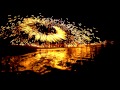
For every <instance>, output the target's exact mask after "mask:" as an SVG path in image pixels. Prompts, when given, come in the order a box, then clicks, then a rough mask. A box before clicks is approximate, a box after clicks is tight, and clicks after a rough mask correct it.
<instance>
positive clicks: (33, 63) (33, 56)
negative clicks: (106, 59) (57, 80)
mask: <svg viewBox="0 0 120 90" xmlns="http://www.w3.org/2000/svg"><path fill="white" fill-rule="evenodd" d="M100 48H101V44H96V45H81V46H80V47H79V48H49V49H38V50H37V51H36V52H33V53H27V54H24V55H19V56H6V57H2V60H1V63H2V72H6V71H8V72H15V71H25V70H32V71H34V72H37V73H40V74H45V73H47V72H50V69H48V67H52V68H57V69H61V70H71V69H72V68H71V66H72V64H75V63H77V62H78V61H79V63H80V65H84V63H83V62H82V61H83V60H85V61H93V59H94V56H95V55H96V54H98V52H99V50H100ZM6 67H7V69H6ZM8 67H9V68H8Z"/></svg>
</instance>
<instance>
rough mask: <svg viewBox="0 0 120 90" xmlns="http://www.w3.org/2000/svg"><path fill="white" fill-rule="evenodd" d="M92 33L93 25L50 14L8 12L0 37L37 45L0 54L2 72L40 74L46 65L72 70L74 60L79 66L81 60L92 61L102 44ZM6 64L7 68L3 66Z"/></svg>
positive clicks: (93, 32) (11, 41)
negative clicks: (27, 50)
mask: <svg viewBox="0 0 120 90" xmlns="http://www.w3.org/2000/svg"><path fill="white" fill-rule="evenodd" d="M95 32H98V31H97V30H96V29H95V28H93V29H89V28H87V27H81V24H78V26H77V25H76V24H75V22H73V23H70V22H69V21H68V20H66V21H63V20H62V19H53V17H51V18H45V17H43V16H42V15H39V16H36V17H35V16H33V15H32V16H31V17H28V16H26V17H21V16H20V15H18V16H14V18H12V16H11V15H9V18H8V23H7V24H6V25H5V26H1V28H0V38H2V39H7V38H11V37H15V38H13V39H12V40H10V44H11V45H23V46H25V45H30V46H35V47H40V48H39V49H38V48H37V51H36V52H32V53H30V52H29V53H27V54H23V55H17V56H14V55H13V56H6V57H2V58H1V63H2V65H3V67H2V69H1V70H2V72H6V71H7V70H8V69H9V72H16V71H25V70H32V71H34V72H37V73H40V74H45V73H47V72H50V71H51V70H50V69H48V67H51V68H57V69H60V70H72V65H73V64H76V63H77V62H78V63H79V64H80V65H83V62H84V61H93V58H94V56H95V55H96V54H98V52H99V50H100V48H101V45H102V44H101V41H100V38H98V37H95V35H94V34H95ZM92 40H96V41H94V42H92ZM104 43H105V42H104ZM104 43H103V44H104ZM27 47H28V46H27ZM42 47H43V48H42ZM45 47H49V48H45ZM53 47H56V48H53ZM18 53H19V52H18ZM6 66H9V68H7V69H6Z"/></svg>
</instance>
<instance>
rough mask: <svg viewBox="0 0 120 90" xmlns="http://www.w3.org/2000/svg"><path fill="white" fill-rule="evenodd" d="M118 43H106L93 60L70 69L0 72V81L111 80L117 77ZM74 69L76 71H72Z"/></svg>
mask: <svg viewBox="0 0 120 90" xmlns="http://www.w3.org/2000/svg"><path fill="white" fill-rule="evenodd" d="M119 50H120V48H119V45H118V44H114V45H107V47H106V48H103V49H101V51H100V54H99V55H97V56H96V57H95V59H94V62H84V65H83V66H81V65H77V64H75V65H73V66H72V70H71V71H61V70H58V69H54V68H51V67H48V69H51V70H52V71H51V72H50V73H47V74H45V75H38V74H36V73H35V72H32V71H24V72H12V73H10V72H0V81H1V80H7V81H13V80H15V81H16V80H35V81H36V80H38V81H39V80H40V81H79V82H82V81H86V80H87V81H91V80H92V81H98V82H99V81H102V82H106V81H107V82H111V81H112V80H117V79H118V66H119V65H118V61H119ZM74 70H76V71H74Z"/></svg>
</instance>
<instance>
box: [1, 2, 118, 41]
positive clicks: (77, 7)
mask: <svg viewBox="0 0 120 90" xmlns="http://www.w3.org/2000/svg"><path fill="white" fill-rule="evenodd" d="M7 3H10V4H9V5H6V4H5V3H4V5H3V6H0V7H1V8H0V11H1V14H0V20H1V21H2V22H4V21H5V19H6V18H7V15H8V14H12V15H19V14H20V15H23V16H26V15H31V14H34V15H36V14H37V15H38V13H42V15H44V16H46V17H51V16H54V17H55V18H69V20H70V21H75V22H79V23H82V24H83V25H85V26H88V27H96V28H98V29H99V32H100V36H102V37H103V38H104V39H118V36H119V31H118V29H116V26H117V25H116V21H117V20H118V16H119V15H118V12H117V10H118V8H117V5H116V7H115V6H114V7H113V4H109V3H102V2H101V3H100V2H98V3H96V4H94V3H89V2H81V3H80V2H79V3H78V2H68V3H67V4H66V3H65V2H62V1H61V2H59V1H58V2H54V3H53V2H47V1H42V2H35V1H34V2H7ZM46 3H48V5H47V4H46Z"/></svg>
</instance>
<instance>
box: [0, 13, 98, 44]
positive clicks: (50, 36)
mask: <svg viewBox="0 0 120 90" xmlns="http://www.w3.org/2000/svg"><path fill="white" fill-rule="evenodd" d="M9 16H11V15H9ZM93 29H94V28H93ZM93 29H89V28H81V25H80V24H79V26H78V27H77V26H75V23H74V22H73V23H70V22H69V21H67V22H66V23H65V21H62V20H59V19H53V18H44V17H43V16H42V15H39V16H37V17H35V16H33V15H32V16H31V17H20V15H18V16H14V18H11V17H9V18H8V23H7V24H6V25H5V26H1V29H0V38H4V39H6V38H8V37H13V36H16V35H18V37H16V38H14V39H13V40H11V41H10V43H11V44H12V45H26V44H31V45H32V44H34V43H35V44H36V43H37V45H40V42H42V43H46V42H49V43H53V42H55V43H61V42H62V43H66V44H69V45H70V44H87V43H90V42H91V40H92V39H96V40H98V42H100V38H98V37H95V36H94V33H93Z"/></svg>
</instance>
